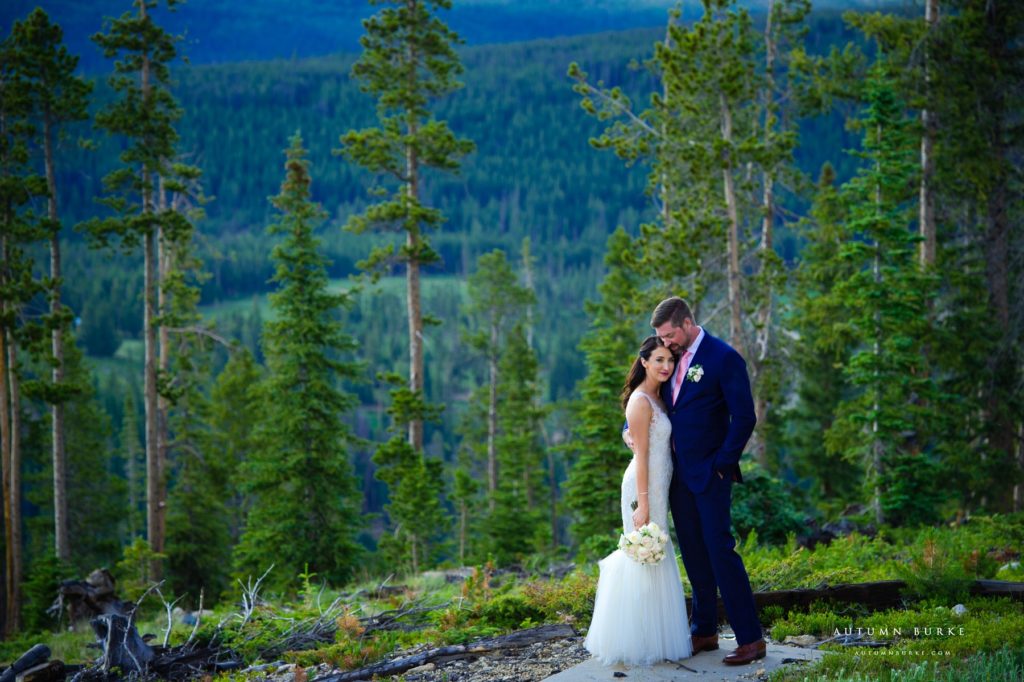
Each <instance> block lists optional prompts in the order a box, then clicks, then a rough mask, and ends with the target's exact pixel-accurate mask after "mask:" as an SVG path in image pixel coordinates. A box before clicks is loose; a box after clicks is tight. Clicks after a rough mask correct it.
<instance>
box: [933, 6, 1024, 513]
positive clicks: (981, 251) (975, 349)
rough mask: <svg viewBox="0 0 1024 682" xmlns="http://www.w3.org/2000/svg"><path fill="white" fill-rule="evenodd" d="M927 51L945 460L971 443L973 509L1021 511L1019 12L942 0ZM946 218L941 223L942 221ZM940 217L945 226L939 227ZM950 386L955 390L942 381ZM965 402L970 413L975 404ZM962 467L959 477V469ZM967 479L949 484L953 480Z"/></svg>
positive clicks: (1023, 239) (1023, 244)
mask: <svg viewBox="0 0 1024 682" xmlns="http://www.w3.org/2000/svg"><path fill="white" fill-rule="evenodd" d="M943 7H944V9H943V13H942V19H941V21H940V22H939V25H938V26H937V27H936V29H935V30H934V32H933V33H934V35H933V37H932V39H931V40H930V42H929V47H930V48H931V50H930V52H929V57H930V60H931V64H932V66H933V69H932V74H933V78H932V79H931V80H930V82H929V85H930V87H931V90H930V92H931V94H932V101H933V102H934V106H935V109H936V113H935V116H936V119H937V120H938V121H939V124H940V126H939V130H938V131H937V134H936V145H935V153H936V160H935V186H936V193H937V194H938V201H939V210H940V215H939V220H940V223H939V225H938V230H939V255H938V257H939V259H940V261H941V266H940V268H939V271H940V272H942V273H944V274H947V275H948V277H949V278H950V280H951V281H950V282H949V286H948V290H949V294H948V301H949V304H950V307H949V308H948V314H945V315H944V314H942V313H943V312H944V311H942V310H940V311H937V313H936V318H937V320H939V324H940V325H941V326H942V327H943V334H944V338H945V340H946V341H947V342H948V343H950V344H951V345H949V346H943V348H944V351H943V352H942V353H939V354H938V357H937V358H936V361H937V364H939V365H940V372H941V375H940V376H941V377H942V378H943V379H944V382H943V383H944V384H946V388H947V390H948V391H949V392H950V393H951V394H952V395H955V396H958V400H957V403H958V404H957V405H956V406H955V410H956V412H957V413H959V414H960V415H962V417H963V419H962V420H961V421H960V422H959V423H957V424H950V425H949V429H948V434H949V436H948V438H947V440H948V441H949V445H950V451H951V452H950V454H951V455H952V456H954V457H955V458H956V460H955V463H954V464H953V465H954V466H956V465H957V464H962V461H963V457H964V456H965V454H966V453H965V452H964V451H962V450H960V451H958V449H957V441H960V442H966V443H969V444H970V452H972V453H973V455H974V457H973V458H972V460H971V466H969V467H966V469H967V470H969V471H972V472H974V471H978V470H979V469H980V470H981V471H983V472H984V473H983V474H982V475H981V476H980V477H979V478H978V479H977V480H975V481H974V485H973V486H972V488H973V489H972V490H971V491H970V493H969V496H968V499H967V500H965V501H966V502H967V504H966V505H965V506H967V507H968V510H969V509H970V508H972V507H987V508H989V509H994V510H1010V509H1013V510H1019V509H1024V445H1022V442H1024V426H1022V423H1024V420H1022V417H1021V415H1022V414H1024V400H1022V396H1024V390H1022V386H1024V354H1022V353H1021V347H1022V345H1024V340H1022V338H1021V329H1022V325H1021V324H1020V320H1021V319H1024V305H1022V301H1024V290H1022V288H1021V282H1022V281H1024V272H1022V268H1021V262H1022V261H1021V258H1020V254H1021V253H1022V249H1024V229H1022V228H1021V225H1022V216H1021V211H1020V207H1021V206H1022V205H1024V204H1022V196H1024V183H1022V182H1021V177H1020V173H1019V161H1015V159H1019V158H1020V153H1021V147H1022V142H1021V136H1020V134H1019V129H1020V127H1019V122H1018V121H1017V116H1016V113H1015V112H1019V111H1020V110H1021V108H1022V106H1024V101H1022V92H1021V88H1020V87H1019V84H1020V82H1021V79H1022V77H1024V48H1022V45H1021V41H1020V35H1021V33H1022V31H1024V6H1022V5H1021V3H1015V2H984V1H982V0H951V1H950V2H947V3H943ZM943 213H944V214H945V215H942V214H943ZM943 218H944V220H943ZM949 379H951V380H952V381H949ZM972 403H974V404H972ZM963 470H964V469H963V468H961V469H957V471H958V472H959V471H963ZM970 478H972V476H964V477H958V482H961V483H962V482H965V481H967V480H970Z"/></svg>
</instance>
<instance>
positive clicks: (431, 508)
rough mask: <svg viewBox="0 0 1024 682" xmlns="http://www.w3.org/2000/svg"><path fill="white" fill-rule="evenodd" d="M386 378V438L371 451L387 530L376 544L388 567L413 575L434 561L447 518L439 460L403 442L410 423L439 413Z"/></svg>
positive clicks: (398, 379) (393, 378) (399, 380)
mask: <svg viewBox="0 0 1024 682" xmlns="http://www.w3.org/2000/svg"><path fill="white" fill-rule="evenodd" d="M385 378H386V379H388V380H389V382H390V383H391V384H392V385H393V386H395V388H394V389H392V391H391V398H392V402H391V405H389V406H388V416H389V417H390V418H391V424H390V426H389V428H388V431H389V432H390V434H391V438H390V439H388V440H387V441H386V442H385V443H383V444H381V445H379V446H378V447H377V449H376V450H375V451H374V453H373V463H374V464H375V465H376V467H377V471H376V474H375V475H376V477H377V478H378V479H379V480H381V481H383V482H384V483H385V484H387V486H388V502H387V504H385V505H384V511H385V512H386V513H387V516H388V518H389V519H390V521H391V525H392V530H391V531H389V532H386V533H385V535H383V536H382V537H381V540H380V551H381V553H382V555H383V556H384V558H385V559H386V560H387V561H388V565H390V566H400V567H402V568H409V569H411V570H412V572H413V573H414V574H415V573H418V572H419V571H420V569H421V568H422V567H425V566H428V565H430V564H432V563H433V562H434V561H435V560H436V559H437V558H438V555H439V553H440V550H441V548H442V545H443V542H444V540H445V538H446V536H447V531H448V524H449V518H448V514H447V513H446V512H445V509H444V505H443V500H442V496H443V495H444V477H443V465H442V462H441V460H440V459H435V458H433V457H424V456H423V453H422V452H421V451H417V450H415V449H413V447H412V445H411V444H410V443H409V441H408V440H407V438H406V435H407V434H408V428H409V423H408V422H409V420H410V419H420V420H422V421H434V420H436V419H437V417H438V410H437V409H436V408H432V407H431V406H430V405H428V404H427V403H426V402H425V401H423V399H422V398H421V397H420V396H418V395H414V394H413V393H412V391H410V390H409V389H408V388H407V387H406V386H403V385H402V384H403V383H404V382H403V379H402V377H401V376H399V375H397V374H391V375H389V376H387V377H385Z"/></svg>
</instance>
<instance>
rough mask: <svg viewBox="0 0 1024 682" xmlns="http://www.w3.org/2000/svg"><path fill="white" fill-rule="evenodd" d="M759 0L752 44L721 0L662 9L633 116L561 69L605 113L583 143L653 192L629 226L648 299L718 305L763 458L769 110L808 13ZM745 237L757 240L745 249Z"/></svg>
mask: <svg viewBox="0 0 1024 682" xmlns="http://www.w3.org/2000/svg"><path fill="white" fill-rule="evenodd" d="M770 5H771V6H770V10H769V11H770V15H769V21H768V23H767V26H766V31H765V34H764V38H763V40H761V39H759V37H758V36H757V35H756V34H755V32H754V28H753V22H752V20H751V17H750V16H749V13H748V12H747V11H746V10H744V9H742V8H739V7H737V3H735V2H734V1H733V0H705V1H704V2H703V14H702V16H701V18H700V19H699V20H698V21H696V22H694V23H693V24H692V25H684V24H681V23H679V22H678V21H677V19H678V17H679V12H678V11H674V12H673V13H672V14H671V15H670V16H671V18H670V21H669V26H668V31H667V35H666V38H665V40H664V41H663V42H659V43H656V44H655V54H654V57H653V58H652V59H651V60H650V61H649V62H648V66H649V68H650V69H651V70H652V71H653V73H654V74H655V75H656V76H657V78H658V79H659V80H660V84H661V92H657V93H654V94H652V95H651V105H650V107H649V108H647V109H645V110H643V111H639V112H638V111H636V110H635V108H634V106H633V103H632V102H631V101H630V100H629V98H628V97H627V96H626V95H625V94H624V93H623V91H622V89H621V88H619V87H612V88H607V87H605V86H604V85H603V84H602V83H598V84H597V85H593V84H591V83H590V82H589V81H588V76H587V74H586V73H585V72H583V71H582V70H581V69H580V68H579V67H578V66H577V65H575V64H573V65H572V66H571V67H570V70H569V75H570V76H571V77H573V78H574V79H575V80H576V81H577V83H576V86H575V89H576V91H577V92H578V93H579V94H580V95H582V97H583V100H582V105H583V108H584V109H585V110H587V111H588V112H589V113H591V114H593V115H595V116H597V117H598V119H599V120H614V123H612V124H611V125H610V126H609V127H608V128H607V129H606V130H605V132H604V134H603V135H601V136H600V137H598V138H596V139H595V140H593V141H592V143H593V144H594V145H595V146H597V147H598V148H608V149H613V150H614V151H615V152H616V154H618V155H619V156H620V157H621V158H623V159H624V160H626V162H627V163H634V162H636V161H638V160H645V161H648V160H649V161H650V163H651V169H652V170H651V173H650V175H649V176H648V187H647V192H648V193H649V194H651V195H654V196H656V197H657V198H658V200H659V202H660V206H659V208H660V212H659V217H658V221H657V222H655V223H652V224H649V225H645V226H643V228H642V231H641V239H640V241H639V244H638V246H639V247H640V248H641V250H642V252H643V253H644V254H645V259H644V261H643V267H644V269H645V270H646V271H647V272H648V273H649V274H650V284H649V285H648V287H645V288H647V289H649V291H650V294H651V298H652V299H653V300H655V301H656V300H660V299H661V298H664V297H665V296H666V295H667V294H669V293H671V294H675V295H682V296H684V297H686V298H688V299H689V300H690V303H691V306H692V308H693V310H694V312H695V314H697V316H698V319H700V315H701V312H700V311H701V310H703V308H704V305H705V304H706V303H710V304H711V306H717V304H718V302H719V301H721V300H723V299H724V307H725V309H726V310H728V312H729V325H728V326H729V334H728V339H729V342H730V343H731V344H732V345H733V346H734V347H735V348H736V349H737V350H738V351H739V352H740V353H742V354H744V356H745V357H747V358H748V368H749V369H750V371H751V374H752V387H753V391H754V398H755V405H756V407H757V409H758V410H759V412H760V414H759V424H758V430H757V432H756V433H755V437H754V440H753V441H752V447H753V449H754V451H755V453H756V455H757V457H758V460H759V461H760V462H761V463H762V464H763V465H766V466H767V465H768V464H769V462H768V461H767V457H768V455H767V453H768V449H767V447H766V441H767V433H768V429H769V428H770V427H769V424H768V420H767V419H761V418H760V417H765V416H766V415H767V414H768V412H769V409H768V406H769V405H770V404H772V403H773V402H774V401H778V400H779V398H780V381H779V379H780V372H781V367H780V351H779V349H778V348H777V346H778V344H777V343H776V338H777V336H778V334H777V333H776V331H777V330H776V327H777V322H776V321H775V316H774V314H773V310H774V306H775V303H776V299H777V293H776V292H777V291H778V289H779V288H780V287H781V285H782V283H783V282H784V278H785V273H784V268H783V267H782V262H781V259H780V258H779V257H778V255H777V254H776V252H775V248H774V230H775V219H776V217H777V215H778V213H779V212H780V208H779V206H778V201H777V198H776V191H775V183H776V182H777V181H778V180H780V179H788V178H789V177H791V176H793V175H794V173H793V171H792V168H791V166H792V151H793V149H794V147H795V145H796V134H795V129H794V124H793V123H792V116H791V115H789V114H791V113H792V112H788V111H787V112H785V113H786V114H787V115H783V113H784V112H783V111H782V103H783V102H786V101H789V100H791V99H792V98H791V97H790V89H791V88H790V85H789V83H788V65H789V62H790V61H791V55H792V54H793V53H794V52H795V51H797V50H798V48H799V43H800V37H801V32H800V30H799V26H800V24H801V22H802V21H803V20H804V17H805V16H806V15H807V12H808V6H807V3H806V2H803V1H802V0H786V1H781V0H780V1H778V2H774V1H773V2H772V3H770ZM762 58H763V59H762ZM755 174H756V176H759V177H760V182H757V181H755V179H754V178H755ZM752 241H756V243H757V244H758V246H757V248H756V249H755V250H754V252H753V253H755V254H756V255H755V256H753V257H751V256H750V255H749V249H748V247H747V245H748V243H749V242H752ZM723 245H724V246H725V248H724V249H723V248H722V247H723ZM723 273H724V275H725V276H724V278H723V276H722V275H723ZM747 311H753V313H754V314H753V315H747Z"/></svg>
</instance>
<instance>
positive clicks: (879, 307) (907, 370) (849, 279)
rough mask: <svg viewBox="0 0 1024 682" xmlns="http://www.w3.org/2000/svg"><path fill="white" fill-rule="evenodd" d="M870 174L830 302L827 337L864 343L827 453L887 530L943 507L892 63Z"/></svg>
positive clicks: (877, 102)
mask: <svg viewBox="0 0 1024 682" xmlns="http://www.w3.org/2000/svg"><path fill="white" fill-rule="evenodd" d="M866 94H867V107H866V110H865V112H864V114H863V116H862V118H861V120H860V124H861V126H862V129H863V130H864V151H863V152H861V155H862V157H863V158H864V159H865V165H864V166H863V167H862V168H861V169H860V170H859V171H858V174H857V176H856V177H855V178H854V179H853V180H851V181H850V182H849V183H848V184H847V185H846V186H845V187H844V188H843V192H842V195H843V201H844V204H845V206H844V210H845V212H846V224H845V226H844V235H843V236H844V239H843V243H842V245H841V246H840V248H839V252H838V254H837V257H838V258H839V259H840V260H841V261H842V262H843V263H844V265H845V267H846V268H847V274H846V276H845V277H842V278H840V279H837V281H836V282H835V286H834V287H833V289H832V292H831V294H830V296H831V297H833V299H834V302H833V303H832V305H834V306H836V307H837V308H838V309H840V310H842V311H843V315H842V317H841V318H840V320H841V321H840V322H837V323H834V324H833V325H832V326H831V328H830V330H829V333H830V334H831V335H833V336H835V335H837V334H844V335H850V336H852V337H853V338H856V339H858V340H860V341H861V344H860V345H859V346H858V347H856V348H855V349H854V350H853V352H852V354H851V356H850V358H849V360H848V363H847V365H846V368H845V374H846V378H847V381H848V382H849V385H850V387H851V388H852V393H851V394H850V395H848V396H844V398H843V399H842V400H841V402H840V403H839V406H838V410H837V418H836V420H835V422H834V423H833V424H832V426H831V427H830V428H829V430H828V431H827V432H826V433H825V445H826V448H827V450H828V451H829V453H831V454H836V453H843V454H844V455H845V456H847V457H849V458H851V459H852V460H853V461H859V462H861V463H862V465H863V467H864V484H865V486H866V487H867V490H868V494H869V495H870V498H871V501H872V508H873V511H874V514H875V519H876V521H877V522H878V523H879V524H881V523H883V522H885V521H889V522H891V523H914V522H927V521H930V520H932V519H933V517H934V514H935V513H936V508H937V502H938V500H937V492H936V488H935V478H936V477H935V472H936V471H937V467H936V463H935V461H934V457H933V455H932V453H931V452H929V451H927V450H926V448H928V449H930V446H931V436H932V433H931V428H932V427H931V426H930V424H931V421H932V418H933V417H934V405H935V403H934V402H933V401H934V398H935V386H934V382H933V381H932V378H931V377H930V376H929V374H928V372H927V369H926V367H925V365H924V360H923V358H922V354H921V348H922V346H923V345H924V344H925V343H927V341H928V340H929V338H930V336H931V333H930V323H929V319H928V315H927V314H926V312H927V307H928V303H929V301H930V300H931V299H932V298H933V296H934V281H933V279H932V278H931V277H929V276H927V275H926V274H924V273H923V272H922V271H921V269H920V267H919V265H918V260H917V256H916V254H917V241H918V239H917V235H916V234H915V232H914V231H913V230H912V229H911V227H910V214H909V211H910V209H911V204H910V201H911V199H912V194H911V193H910V188H912V187H913V180H914V175H915V170H916V169H915V166H914V151H915V150H914V146H913V144H912V141H911V138H910V137H909V135H908V126H907V122H906V120H905V119H904V118H903V110H904V109H903V104H902V103H901V102H900V101H899V99H898V98H897V97H896V95H895V92H894V89H893V84H892V81H891V80H890V79H889V78H888V77H887V75H886V73H885V67H884V64H880V65H878V66H876V68H874V69H873V70H872V72H871V74H870V77H869V80H868V82H867V84H866Z"/></svg>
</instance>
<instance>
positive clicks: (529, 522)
mask: <svg viewBox="0 0 1024 682" xmlns="http://www.w3.org/2000/svg"><path fill="white" fill-rule="evenodd" d="M537 370H538V363H537V356H536V354H535V353H534V351H533V349H532V348H531V347H530V346H529V344H528V343H527V341H526V329H525V327H524V325H523V323H522V322H520V323H519V324H517V325H516V326H515V327H513V328H512V329H511V330H509V333H508V334H507V336H506V339H505V342H504V344H503V348H502V353H501V360H500V368H499V371H500V377H501V378H500V381H499V383H498V393H499V394H500V395H501V401H500V402H499V403H498V407H497V423H498V437H497V443H496V446H497V452H498V463H499V466H500V468H501V479H500V483H499V486H498V489H497V491H496V494H495V505H494V508H493V510H491V511H490V513H489V514H487V517H486V526H485V527H486V532H485V537H486V539H487V543H486V546H487V550H488V554H489V555H492V556H494V557H495V558H496V559H497V560H498V562H499V563H501V564H507V563H509V562H511V561H513V560H516V559H519V560H521V559H522V558H524V557H525V556H527V555H529V554H531V553H533V552H536V551H538V550H542V549H544V548H545V547H546V546H547V544H548V542H549V538H548V531H549V528H550V527H549V525H548V524H547V520H548V518H547V513H546V511H547V510H546V509H545V507H544V504H543V502H544V501H546V500H547V493H548V491H547V481H546V478H547V472H546V471H545V464H546V460H547V452H546V449H545V447H544V442H543V433H542V428H543V422H544V413H545V410H544V409H543V408H541V407H539V406H538V404H537V396H538V394H539V393H540V390H541V386H540V381H539V377H538V373H537Z"/></svg>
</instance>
